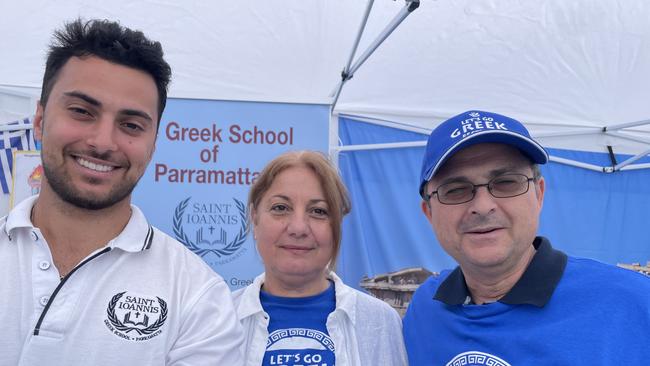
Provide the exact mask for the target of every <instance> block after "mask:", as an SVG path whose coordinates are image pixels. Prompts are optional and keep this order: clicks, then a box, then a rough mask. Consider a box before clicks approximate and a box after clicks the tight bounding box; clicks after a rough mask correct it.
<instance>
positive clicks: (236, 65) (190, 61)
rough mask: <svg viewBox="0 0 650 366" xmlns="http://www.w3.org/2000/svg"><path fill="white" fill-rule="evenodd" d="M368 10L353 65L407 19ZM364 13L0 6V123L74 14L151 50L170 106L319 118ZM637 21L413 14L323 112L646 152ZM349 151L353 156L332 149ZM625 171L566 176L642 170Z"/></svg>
mask: <svg viewBox="0 0 650 366" xmlns="http://www.w3.org/2000/svg"><path fill="white" fill-rule="evenodd" d="M371 3H372V4H371V5H372V9H371V11H370V13H369V17H368V20H367V24H366V25H365V31H364V33H363V36H362V37H361V39H360V44H359V50H358V52H357V55H359V54H361V53H362V51H363V50H365V49H366V48H367V47H368V45H370V44H371V43H372V42H373V41H374V40H375V38H376V36H378V35H379V34H381V32H382V30H384V29H385V28H386V26H387V24H389V23H390V22H391V21H394V20H395V19H396V17H397V15H398V14H399V13H400V12H401V11H402V9H403V8H404V7H405V5H408V3H405V2H404V1H388V0H377V1H374V2H371ZM368 4H369V3H368V2H366V1H343V0H337V1H304V0H292V1H287V0H283V1H250V2H233V1H215V2H200V1H192V2H182V3H178V2H173V1H161V0H146V1H137V2H132V1H124V0H117V1H114V2H110V3H105V2H99V1H88V0H86V1H82V0H77V1H72V0H68V1H63V2H56V3H52V2H44V1H31V0H28V1H23V2H9V1H3V2H2V4H1V5H0V30H1V31H2V34H3V35H4V37H2V40H1V41H0V51H1V54H2V57H0V118H1V120H0V123H1V122H8V121H10V120H12V119H17V118H20V114H26V115H29V114H31V113H33V109H34V108H33V106H34V102H35V100H36V99H37V97H38V93H39V90H38V89H39V87H40V82H41V80H40V78H41V76H42V71H43V64H44V58H45V49H46V45H47V43H48V42H49V40H50V36H51V33H52V30H53V29H56V28H58V27H60V25H61V24H62V23H63V22H64V21H65V20H69V19H71V18H73V17H76V16H81V17H84V18H93V17H99V18H108V19H117V20H119V21H120V22H122V23H123V24H124V25H127V26H130V27H134V28H138V29H142V30H144V31H145V32H146V33H147V34H148V35H149V36H150V37H151V38H153V39H156V40H160V41H161V42H162V43H163V46H164V49H165V52H166V54H167V58H168V60H169V61H170V63H171V65H172V68H173V71H174V79H173V84H172V86H171V90H170V94H169V95H170V96H171V97H176V98H198V99H220V100H243V101H269V102H283V103H318V104H332V102H333V100H334V94H333V92H332V91H333V90H335V87H336V85H337V83H338V82H339V81H340V79H341V76H340V74H341V71H342V70H343V67H344V66H345V65H346V62H347V61H348V60H349V58H350V51H351V50H352V49H353V46H354V42H355V39H356V35H357V32H358V30H359V28H360V26H361V25H362V21H363V19H364V14H365V13H366V11H367V9H368V8H369V7H368ZM648 19H650V3H648V2H647V1H645V0H577V1H571V2H566V1H561V0H542V1H527V2H521V1H514V0H500V1H472V0H437V1H430V0H425V1H422V2H421V3H420V6H419V8H418V9H416V10H415V11H414V12H413V13H412V14H411V15H410V16H408V18H407V19H406V20H404V22H403V23H402V24H401V25H399V27H398V28H397V29H396V30H395V31H394V32H393V33H392V34H391V35H390V37H388V39H387V40H386V41H385V42H384V43H383V44H382V45H381V46H380V47H379V48H378V49H377V51H376V52H375V53H374V54H372V55H371V56H370V57H369V58H368V60H367V62H366V63H365V64H364V65H363V66H362V67H360V68H359V69H358V71H357V72H356V73H355V74H354V77H353V78H352V79H351V80H349V81H348V82H347V83H346V84H345V86H344V88H343V89H342V93H341V95H340V98H339V100H338V102H337V104H336V107H335V109H334V111H333V112H334V113H333V114H334V116H336V115H339V114H347V115H353V116H360V117H365V118H367V119H369V120H370V121H372V122H374V123H382V122H381V121H394V122H398V123H389V124H390V125H391V126H394V127H398V128H403V129H407V130H418V131H425V132H426V131H428V130H430V129H431V128H432V127H433V126H435V125H436V124H437V123H439V122H440V121H441V120H443V119H445V118H447V117H450V116H452V115H455V114H457V113H459V112H462V111H465V110H468V109H484V110H490V111H496V112H499V113H503V114H506V115H510V116H513V117H516V118H518V119H520V120H522V121H523V122H524V123H525V124H526V125H527V126H528V127H529V129H530V130H531V132H532V134H533V135H534V136H536V137H537V138H538V139H539V140H540V141H541V142H542V143H543V144H544V145H545V146H547V147H555V148H564V149H574V150H586V151H596V152H607V151H608V149H611V151H613V152H614V153H623V154H630V155H631V156H633V158H634V159H637V158H640V157H643V156H645V155H647V154H648V152H649V151H650V128H649V127H648V125H649V124H650V102H649V101H650V90H649V87H648V86H649V85H650V23H649V22H648ZM332 121H333V123H332V127H333V128H332V133H331V136H330V145H331V146H332V150H333V151H336V150H338V149H341V148H340V147H337V145H338V144H337V139H336V123H335V121H336V119H335V118H333V119H332ZM400 146H403V144H398V145H390V144H388V145H384V146H378V147H380V148H385V147H400ZM407 146H408V144H407ZM608 146H609V147H610V148H608ZM376 147H377V146H375V148H376ZM356 148H364V149H365V148H369V147H367V146H364V147H345V148H343V149H356ZM554 160H556V161H561V162H567V163H571V164H575V163H572V162H568V161H564V160H563V159H561V158H555V159H554ZM630 162H631V161H630ZM630 162H618V163H619V164H618V166H616V167H600V166H594V165H590V164H578V165H581V166H583V167H586V168H591V169H595V170H600V171H607V172H610V171H613V170H617V169H621V168H622V169H631V168H639V167H642V168H647V167H648V164H636V165H635V164H630V165H627V164H629V163H630Z"/></svg>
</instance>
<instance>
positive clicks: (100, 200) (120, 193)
mask: <svg viewBox="0 0 650 366" xmlns="http://www.w3.org/2000/svg"><path fill="white" fill-rule="evenodd" d="M43 173H44V175H45V179H46V180H47V184H48V185H49V186H50V187H51V188H52V190H53V191H54V193H55V194H56V195H57V196H59V198H61V200H63V201H64V202H66V203H69V204H71V205H73V206H75V207H78V208H82V209H85V210H102V209H105V208H109V207H112V206H114V205H115V204H117V203H119V202H122V201H123V200H125V199H127V198H128V197H129V196H130V195H131V193H132V192H133V189H134V188H135V186H136V184H137V183H138V181H139V180H140V177H138V178H137V179H136V180H135V181H133V180H130V179H128V178H124V179H123V180H121V181H120V182H119V183H118V184H117V185H115V186H113V187H112V188H111V190H110V191H109V192H108V194H107V195H106V196H105V197H100V196H99V195H93V194H90V193H84V192H81V191H80V190H79V189H77V188H76V187H75V186H74V183H73V180H72V179H71V178H70V176H69V175H68V174H67V173H66V172H65V171H64V168H63V167H60V168H54V169H53V168H51V166H50V164H48V163H46V159H45V158H44V159H43ZM88 182H89V183H91V184H93V183H99V182H98V181H96V180H94V179H91V180H88Z"/></svg>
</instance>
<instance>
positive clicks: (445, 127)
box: [420, 111, 548, 196]
mask: <svg viewBox="0 0 650 366" xmlns="http://www.w3.org/2000/svg"><path fill="white" fill-rule="evenodd" d="M485 142H492V143H498V144H506V145H511V146H514V147H516V148H518V149H519V150H521V152H522V153H523V154H524V155H526V156H527V157H528V158H529V159H530V160H532V161H533V162H534V163H537V164H546V162H547V161H548V153H547V152H546V150H544V148H543V147H542V145H540V144H539V143H538V142H537V141H535V140H533V139H532V137H530V134H529V133H528V130H527V129H526V127H524V125H523V124H521V122H519V121H517V120H515V119H513V118H510V117H506V116H503V115H500V114H496V113H491V112H483V111H467V112H465V113H461V114H459V115H457V116H454V117H451V118H450V119H448V120H446V121H444V122H443V123H441V124H440V125H439V126H438V127H436V128H435V129H434V130H433V131H432V132H431V135H430V136H429V140H428V141H427V147H426V151H425V152H424V160H423V161H422V172H421V174H420V196H422V194H423V192H424V186H425V185H426V184H427V182H428V181H429V180H431V178H433V176H434V175H435V174H436V172H437V171H438V170H439V169H440V167H441V166H442V165H443V164H444V163H445V161H447V159H449V158H450V157H451V156H452V155H454V154H455V153H457V152H458V151H460V150H461V149H464V148H466V147H469V146H472V145H475V144H480V143H485Z"/></svg>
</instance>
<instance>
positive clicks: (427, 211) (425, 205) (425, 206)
mask: <svg viewBox="0 0 650 366" xmlns="http://www.w3.org/2000/svg"><path fill="white" fill-rule="evenodd" d="M420 209H422V213H423V214H424V216H425V217H426V218H427V220H428V221H429V222H431V205H430V204H429V202H427V201H425V200H422V201H420Z"/></svg>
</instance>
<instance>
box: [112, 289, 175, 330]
mask: <svg viewBox="0 0 650 366" xmlns="http://www.w3.org/2000/svg"><path fill="white" fill-rule="evenodd" d="M165 320H167V303H166V302H165V300H163V299H161V298H160V297H158V296H146V295H140V294H135V293H131V292H127V291H124V292H119V293H117V294H115V295H114V296H113V297H112V298H111V300H110V301H109V302H108V307H107V309H106V319H104V324H105V325H106V327H107V328H108V330H110V331H111V332H112V333H113V334H115V335H116V336H118V337H120V338H123V339H125V340H129V341H135V342H141V341H147V340H149V339H151V338H154V337H156V336H158V335H160V334H161V333H162V329H160V328H161V327H162V326H163V324H165Z"/></svg>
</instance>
